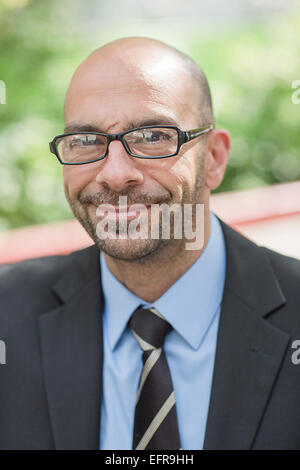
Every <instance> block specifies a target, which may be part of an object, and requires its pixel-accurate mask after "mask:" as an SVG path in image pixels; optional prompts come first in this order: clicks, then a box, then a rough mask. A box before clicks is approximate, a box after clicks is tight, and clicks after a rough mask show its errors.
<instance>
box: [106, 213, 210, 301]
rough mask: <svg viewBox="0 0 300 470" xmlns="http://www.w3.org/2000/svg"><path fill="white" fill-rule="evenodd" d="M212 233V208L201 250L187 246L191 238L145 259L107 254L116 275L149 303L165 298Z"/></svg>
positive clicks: (110, 267) (193, 261)
mask: <svg viewBox="0 0 300 470" xmlns="http://www.w3.org/2000/svg"><path fill="white" fill-rule="evenodd" d="M209 235H210V218H209V208H208V207H207V206H206V207H205V213H204V243H203V247H202V248H201V249H198V250H187V249H186V248H185V244H186V242H189V241H188V240H173V241H172V242H171V243H169V244H168V245H166V246H164V247H163V248H162V249H161V250H159V251H157V252H156V253H154V254H152V255H151V257H150V258H149V259H147V258H144V259H143V260H142V261H141V260H137V261H127V260H118V259H115V258H111V257H110V256H108V255H106V254H105V255H104V256H105V260H106V263H107V266H108V268H109V269H110V271H111V272H112V274H113V275H114V276H115V277H116V278H117V279H118V280H119V281H120V282H121V283H122V284H123V285H124V286H125V287H126V288H127V289H129V290H130V291H131V292H133V293H134V294H135V295H137V296H138V297H140V298H141V299H144V300H145V301H146V302H155V301H156V300H157V299H159V297H161V296H162V295H163V294H164V293H165V292H166V291H167V290H168V289H169V288H170V287H171V286H172V285H173V284H174V283H175V282H176V281H177V280H178V279H179V278H180V277H181V276H182V275H183V274H184V273H185V272H186V271H187V270H188V269H189V268H190V267H191V266H192V265H193V264H194V263H195V262H196V261H197V259H198V258H199V256H201V253H202V252H203V251H204V249H205V247H206V245H207V242H208V239H209Z"/></svg>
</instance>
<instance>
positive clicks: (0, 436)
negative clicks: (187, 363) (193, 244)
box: [0, 222, 300, 449]
mask: <svg viewBox="0 0 300 470" xmlns="http://www.w3.org/2000/svg"><path fill="white" fill-rule="evenodd" d="M221 223H222V229H223V232H224V236H225V242H226V252H227V273H226V281H225V288H224V295H223V301H222V307H221V317H220V326H219V332H218V340H217V352H216V358H215V367H214V375H213V385H212V392H211V399H210V407H209V413H208V421H207V427H206V435H205V442H204V448H205V449H250V448H253V449H300V365H298V366H297V365H294V364H293V363H292V360H291V356H292V353H293V352H294V350H293V349H292V348H291V344H292V341H293V340H295V339H300V262H299V261H297V260H295V259H293V258H289V257H286V256H282V255H280V254H278V253H275V252H273V251H271V250H268V249H266V248H262V247H258V246H257V245H255V244H254V243H252V242H250V241H249V240H247V239H246V238H244V237H242V236H241V235H239V234H238V233H237V232H235V231H234V230H232V229H231V228H230V227H228V226H227V225H226V224H225V223H223V222H221ZM98 255H99V252H98V250H97V248H96V247H95V246H91V247H89V248H86V249H84V250H81V251H77V252H74V253H72V254H71V255H69V256H51V257H47V258H42V259H36V260H29V261H25V262H22V263H17V264H14V265H6V266H1V267H0V339H1V340H3V341H5V343H6V362H7V363H6V364H2V365H0V449H97V448H98V447H99V429H100V404H101V395H102V359H103V351H102V322H101V311H102V305H103V294H102V291H101V279H100V270H99V256H98ZM199 302H200V299H199ZM195 308H197V305H195ZM199 400H201V391H200V390H199ZM195 419H196V417H195ZM117 430H118V423H116V432H117Z"/></svg>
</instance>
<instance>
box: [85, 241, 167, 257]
mask: <svg viewBox="0 0 300 470" xmlns="http://www.w3.org/2000/svg"><path fill="white" fill-rule="evenodd" d="M94 241H95V243H96V245H97V246H98V248H99V249H100V250H101V251H103V253H105V254H106V255H108V256H111V257H112V258H115V259H118V260H123V261H142V260H144V259H146V258H147V259H149V257H152V256H154V255H156V254H158V253H159V251H160V250H161V249H162V248H163V247H164V246H165V245H166V244H167V243H168V241H169V240H159V239H158V240H151V239H146V240H141V239H137V240H134V239H128V238H127V239H125V240H122V239H120V238H119V239H118V238H117V239H109V238H107V239H106V240H101V239H99V238H97V239H96V240H94Z"/></svg>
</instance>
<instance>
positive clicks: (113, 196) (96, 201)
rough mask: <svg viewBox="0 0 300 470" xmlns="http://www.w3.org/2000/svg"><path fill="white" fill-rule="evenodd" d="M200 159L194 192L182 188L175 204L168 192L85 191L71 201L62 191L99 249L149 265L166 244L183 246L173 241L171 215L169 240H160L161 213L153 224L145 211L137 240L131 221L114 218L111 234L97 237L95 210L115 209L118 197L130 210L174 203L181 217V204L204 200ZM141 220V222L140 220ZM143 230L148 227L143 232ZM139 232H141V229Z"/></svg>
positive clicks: (171, 215) (173, 216)
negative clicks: (145, 219)
mask: <svg viewBox="0 0 300 470" xmlns="http://www.w3.org/2000/svg"><path fill="white" fill-rule="evenodd" d="M199 160H200V161H199V166H198V171H197V175H196V182H195V186H194V189H193V192H192V194H191V193H190V192H189V194H188V192H187V191H186V190H185V188H183V192H182V197H181V200H180V201H176V200H175V198H173V197H172V194H171V193H170V192H169V191H167V190H163V191H161V192H160V194H155V195H149V194H144V193H142V192H140V191H138V189H137V188H133V187H131V188H128V189H126V190H123V191H120V192H114V191H112V190H103V191H101V192H99V193H96V194H93V195H88V194H85V193H84V190H82V191H81V192H80V193H79V194H78V196H77V197H76V198H74V199H71V198H70V197H69V196H68V194H67V192H65V193H66V197H67V199H68V202H69V204H70V207H71V209H72V211H73V214H74V216H75V217H76V218H77V220H78V221H79V222H80V224H81V225H82V226H83V228H84V229H85V230H86V231H87V233H88V234H89V235H90V237H91V238H92V239H93V241H94V242H95V244H96V246H97V247H98V249H99V250H101V251H103V252H104V253H105V254H107V255H108V256H110V257H112V258H115V259H118V260H124V261H134V262H140V263H143V262H149V261H150V260H152V259H153V258H154V257H155V256H157V255H159V254H160V253H162V252H163V250H165V249H166V247H168V246H169V245H173V248H174V244H175V245H178V246H179V245H180V244H181V243H182V240H179V239H175V238H174V229H175V215H174V213H171V214H170V236H169V237H168V238H164V237H163V220H162V214H161V213H160V214H159V218H158V219H156V220H155V221H154V220H153V218H152V212H151V215H150V214H149V212H148V211H147V213H146V214H144V216H146V215H147V222H145V223H144V224H143V228H144V233H143V238H136V237H132V236H131V232H130V225H131V221H130V222H128V221H127V222H126V221H125V222H124V221H118V220H117V219H116V223H115V226H114V228H115V230H114V234H110V233H109V230H108V233H107V236H106V237H101V236H100V237H99V231H98V230H97V225H98V222H99V221H98V220H97V219H99V217H98V216H97V207H99V206H101V204H104V205H108V204H111V205H113V206H118V203H119V197H120V196H127V205H128V207H129V208H130V206H131V205H133V204H144V205H146V206H150V205H152V204H156V205H161V204H163V205H165V206H166V205H167V206H168V207H170V206H172V204H175V205H177V206H178V209H180V210H181V213H182V214H183V208H184V204H192V205H193V206H194V205H195V204H197V203H203V201H204V197H203V195H204V182H205V177H204V176H205V175H204V171H205V168H204V167H205V164H204V157H203V158H200V159H199ZM149 215H150V217H149ZM140 220H141V221H142V220H143V219H140ZM141 225H142V224H141ZM124 227H125V231H127V234H128V236H126V237H125V238H123V237H122V236H121V232H122V229H123V233H124ZM140 228H141V227H140ZM145 228H147V230H146V232H145ZM153 228H154V231H156V234H158V237H157V238H153V237H152V236H151V234H152V233H153V232H152V230H153ZM140 231H142V228H141V230H140ZM135 233H137V232H135ZM175 249H176V248H175Z"/></svg>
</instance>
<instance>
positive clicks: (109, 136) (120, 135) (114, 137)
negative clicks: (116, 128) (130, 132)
mask: <svg viewBox="0 0 300 470" xmlns="http://www.w3.org/2000/svg"><path fill="white" fill-rule="evenodd" d="M125 134H126V132H119V133H118V134H106V137H107V150H106V154H108V152H109V146H110V144H111V142H113V141H115V140H118V141H120V142H121V145H123V148H124V149H125V150H126V152H127V153H129V148H128V146H127V143H126V141H125V139H124V138H123V137H124V135H125Z"/></svg>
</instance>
